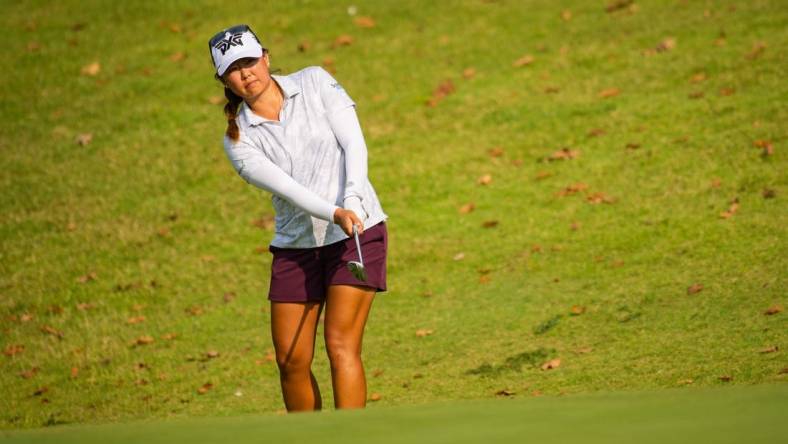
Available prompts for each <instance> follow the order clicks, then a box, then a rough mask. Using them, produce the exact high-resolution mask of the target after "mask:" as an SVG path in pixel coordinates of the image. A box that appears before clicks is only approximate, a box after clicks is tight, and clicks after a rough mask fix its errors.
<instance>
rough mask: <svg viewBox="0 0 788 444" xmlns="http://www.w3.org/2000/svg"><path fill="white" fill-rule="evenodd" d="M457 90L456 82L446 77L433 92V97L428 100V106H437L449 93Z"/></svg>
mask: <svg viewBox="0 0 788 444" xmlns="http://www.w3.org/2000/svg"><path fill="white" fill-rule="evenodd" d="M454 90H455V87H454V82H452V81H451V79H446V80H444V81H443V82H441V83H440V84H439V85H438V86H437V87H435V90H434V91H433V92H432V97H430V99H429V100H427V106H435V105H437V104H438V102H440V101H441V100H443V98H444V97H446V96H448V95H449V94H451V93H453V92H454Z"/></svg>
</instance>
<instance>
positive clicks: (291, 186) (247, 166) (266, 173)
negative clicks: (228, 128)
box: [224, 137, 342, 222]
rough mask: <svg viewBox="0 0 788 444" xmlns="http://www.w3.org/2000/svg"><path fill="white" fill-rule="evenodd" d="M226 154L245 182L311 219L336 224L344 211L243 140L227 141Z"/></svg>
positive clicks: (225, 144)
mask: <svg viewBox="0 0 788 444" xmlns="http://www.w3.org/2000/svg"><path fill="white" fill-rule="evenodd" d="M224 152H225V153H226V154H227V158H228V159H229V160H230V163H231V164H232V165H233V168H235V171H236V172H237V173H238V175H240V176H241V177H242V178H243V179H244V180H245V181H246V182H248V183H250V184H252V185H254V186H256V187H258V188H261V189H264V190H266V191H268V192H271V193H273V194H276V195H277V196H279V197H282V198H283V199H286V200H287V201H289V202H290V203H292V204H293V205H295V206H297V207H299V208H301V209H302V210H304V211H306V212H307V213H309V214H311V215H312V216H315V217H317V218H319V219H323V220H327V221H329V222H336V220H335V213H336V211H337V209H342V208H341V207H339V206H337V205H334V204H332V203H330V202H328V201H326V200H325V199H323V198H322V197H320V196H318V195H317V194H315V193H314V192H312V191H311V190H309V189H308V188H306V187H305V186H303V185H301V184H300V183H298V182H296V181H295V179H293V178H292V177H290V176H289V175H288V174H287V173H285V172H284V171H282V169H281V168H279V167H278V166H277V165H276V164H275V163H273V162H272V161H271V160H270V159H269V158H268V157H266V156H265V154H263V152H262V151H260V150H259V149H257V148H255V147H254V146H252V145H250V144H248V143H247V142H245V141H243V140H239V141H237V142H234V141H232V140H229V139H228V138H227V137H225V141H224Z"/></svg>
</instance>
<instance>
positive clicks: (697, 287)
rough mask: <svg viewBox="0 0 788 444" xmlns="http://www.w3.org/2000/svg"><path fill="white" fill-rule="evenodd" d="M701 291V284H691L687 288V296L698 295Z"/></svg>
mask: <svg viewBox="0 0 788 444" xmlns="http://www.w3.org/2000/svg"><path fill="white" fill-rule="evenodd" d="M701 290H703V284H692V285H690V286H689V287H687V294H695V293H700V292H701Z"/></svg>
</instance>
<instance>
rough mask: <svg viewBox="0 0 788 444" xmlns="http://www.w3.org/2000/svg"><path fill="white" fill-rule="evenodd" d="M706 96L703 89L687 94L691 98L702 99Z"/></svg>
mask: <svg viewBox="0 0 788 444" xmlns="http://www.w3.org/2000/svg"><path fill="white" fill-rule="evenodd" d="M703 96H704V93H703V91H692V92H691V93H689V94H687V97H689V98H690V99H702V98H703Z"/></svg>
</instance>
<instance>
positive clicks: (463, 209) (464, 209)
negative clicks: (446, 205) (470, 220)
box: [458, 202, 476, 214]
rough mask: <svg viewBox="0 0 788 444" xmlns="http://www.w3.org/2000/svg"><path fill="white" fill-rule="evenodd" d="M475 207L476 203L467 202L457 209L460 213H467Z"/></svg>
mask: <svg viewBox="0 0 788 444" xmlns="http://www.w3.org/2000/svg"><path fill="white" fill-rule="evenodd" d="M474 209H476V205H475V204H474V203H473V202H468V203H467V204H465V205H463V206H461V207H460V209H459V210H458V211H459V212H460V214H468V213H470V212H472V211H473V210H474Z"/></svg>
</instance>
